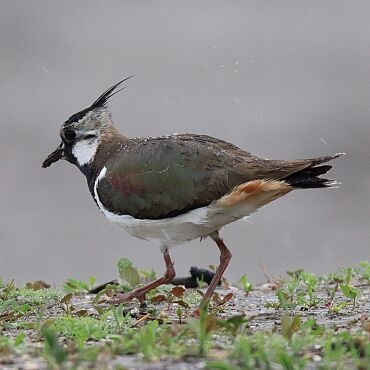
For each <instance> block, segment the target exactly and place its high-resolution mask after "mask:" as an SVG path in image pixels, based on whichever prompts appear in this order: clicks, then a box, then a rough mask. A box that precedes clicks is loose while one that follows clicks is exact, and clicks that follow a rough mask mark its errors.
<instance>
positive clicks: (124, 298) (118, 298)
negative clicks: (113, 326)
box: [110, 291, 145, 305]
mask: <svg viewBox="0 0 370 370" xmlns="http://www.w3.org/2000/svg"><path fill="white" fill-rule="evenodd" d="M134 298H137V299H138V300H139V302H140V304H143V303H144V302H145V294H143V293H140V292H135V291H132V292H128V293H122V294H116V295H115V296H114V297H113V298H112V299H111V301H110V303H112V304H113V305H117V304H120V303H127V302H129V301H131V300H133V299H134Z"/></svg>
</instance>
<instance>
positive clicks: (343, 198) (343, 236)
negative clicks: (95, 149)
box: [0, 0, 370, 285]
mask: <svg viewBox="0 0 370 370" xmlns="http://www.w3.org/2000/svg"><path fill="white" fill-rule="evenodd" d="M0 8H1V9H0V10H1V11H0V50H1V57H0V58H1V59H0V61H1V65H0V106H1V109H0V122H1V123H0V125H1V126H0V127H1V129H0V154H1V156H0V158H1V162H0V163H1V168H0V172H1V181H0V194H1V213H0V243H1V247H0V248H1V257H0V276H1V277H2V279H3V280H10V279H12V278H15V279H16V282H17V283H24V282H26V281H30V280H36V279H44V280H46V281H48V282H50V283H54V284H56V285H60V284H61V283H62V282H64V281H65V280H66V279H67V278H68V277H74V278H77V279H87V278H88V277H89V276H91V275H94V276H96V277H97V279H98V281H99V282H104V281H105V280H108V279H111V278H115V277H116V275H117V267H116V261H117V260H118V258H119V257H122V256H124V257H127V258H129V259H131V260H132V261H133V262H134V263H135V264H136V265H137V266H139V267H142V268H147V269H151V268H154V269H155V270H156V271H157V272H158V273H161V272H162V271H163V269H164V267H163V261H162V256H161V254H160V252H159V250H158V249H157V248H156V247H155V246H154V245H152V244H150V243H148V242H145V241H142V240H138V239H134V238H132V237H130V236H129V235H128V234H126V233H125V232H124V231H123V230H121V229H120V228H119V227H118V226H117V225H114V224H110V223H109V222H108V221H107V220H106V219H105V217H104V216H103V215H102V214H101V213H100V212H99V210H98V209H97V207H96V206H95V204H94V202H93V200H92V198H91V196H90V194H89V192H88V189H87V185H86V180H85V178H84V177H83V176H82V175H81V174H80V173H79V171H78V169H77V168H75V167H73V166H72V165H70V164H68V163H67V162H59V163H57V164H56V165H54V166H52V167H51V168H50V169H47V170H45V169H41V162H42V161H43V159H44V158H45V157H46V156H47V155H48V154H49V153H50V152H51V151H52V150H54V149H55V147H56V146H57V145H58V144H59V141H60V140H59V135H58V132H59V128H60V126H61V124H62V123H63V122H64V121H65V120H66V119H67V118H68V117H69V116H70V115H71V114H73V113H75V112H76V111H79V110H81V109H82V108H85V107H86V106H88V105H90V104H91V103H92V101H93V100H95V99H96V98H97V97H98V95H100V93H101V92H103V90H104V89H105V88H107V87H108V86H110V85H112V84H113V83H115V82H117V81H119V80H120V79H122V78H124V77H126V76H128V75H132V74H134V75H135V78H133V79H131V80H130V81H128V83H127V88H126V89H125V90H124V91H122V92H121V93H119V94H118V95H116V96H115V97H114V98H113V99H112V101H111V104H110V109H111V112H112V114H113V119H114V121H115V123H116V125H117V126H118V127H119V129H120V130H121V131H122V132H124V133H125V134H126V135H129V136H147V135H162V134H169V133H174V132H177V133H181V132H194V133H207V134H209V135H212V136H216V137H219V138H223V139H225V140H227V141H230V142H233V143H235V144H237V145H239V146H240V147H242V148H244V149H247V150H249V151H251V152H253V153H255V154H258V155H260V156H263V157H271V158H284V159H293V158H303V157H312V156H319V155H324V154H330V153H334V152H347V153H348V155H347V157H345V158H341V159H338V160H336V161H333V162H332V164H333V165H334V169H333V170H332V171H331V172H330V177H331V178H335V179H337V180H338V181H341V182H342V183H343V184H342V185H341V186H340V188H339V189H334V190H301V191H296V192H294V193H291V194H289V195H287V196H286V197H284V198H282V199H280V200H278V201H276V202H274V203H272V204H270V205H268V206H266V207H265V208H263V209H262V210H261V211H260V212H258V213H256V214H255V215H253V216H252V217H251V218H250V219H249V221H248V222H245V221H240V222H236V223H234V224H232V225H229V226H228V227H226V228H225V229H224V230H223V232H222V235H223V236H224V239H225V241H226V243H227V245H228V246H229V247H230V248H231V250H232V251H233V259H232V261H231V263H230V266H229V268H228V270H227V271H226V274H225V276H226V277H227V278H228V279H229V280H230V281H236V280H238V279H239V278H240V276H241V275H242V274H247V276H248V278H249V279H250V280H252V281H253V282H259V281H263V280H264V276H263V274H262V272H261V270H260V267H259V266H258V262H260V263H262V264H263V265H264V266H265V267H266V268H267V270H268V271H269V273H270V274H272V275H280V274H284V273H285V271H286V270H292V269H297V268H304V269H307V270H309V271H312V272H315V273H327V272H329V271H333V270H335V269H336V268H338V267H343V266H348V265H355V264H357V263H358V262H359V261H361V260H366V259H367V260H369V259H370V253H369V252H370V246H369V237H370V225H369V216H370V195H369V194H370V193H369V184H370V160H369V159H370V148H369V139H370V22H369V19H370V2H369V1H355V2H353V1H338V0H335V1H334V0H333V1H299V2H298V1H263V2H261V1H257V0H256V1H252V0H250V1H141V2H138V1H87V0H86V1H63V2H57V1H37V0H34V1H32V2H29V1H1V3H0ZM172 258H173V260H174V261H175V267H176V269H177V272H178V275H179V276H180V275H184V274H186V273H187V271H188V269H189V267H190V266H191V265H198V266H203V267H207V266H208V265H209V264H217V262H218V250H217V248H216V246H215V245H214V244H213V243H212V242H211V241H209V240H206V241H204V242H202V243H199V241H193V242H192V243H189V244H186V245H183V246H179V247H177V248H174V249H173V250H172Z"/></svg>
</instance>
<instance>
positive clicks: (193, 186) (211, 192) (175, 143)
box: [98, 134, 335, 219]
mask: <svg viewBox="0 0 370 370" xmlns="http://www.w3.org/2000/svg"><path fill="white" fill-rule="evenodd" d="M118 152H119V153H118V154H117V155H116V156H114V157H112V160H111V161H110V162H108V164H106V167H107V172H106V176H105V178H103V179H102V180H101V181H100V182H99V186H98V194H99V198H100V200H101V202H102V203H103V204H104V206H105V207H106V208H107V209H109V210H111V211H115V212H116V213H119V214H129V215H131V216H134V217H136V218H144V219H146V218H148V219H159V218H165V217H170V216H176V215H178V214H181V213H184V212H186V211H189V210H191V209H195V208H199V207H203V206H206V205H208V204H210V203H211V202H212V201H214V200H217V199H219V198H221V197H222V196H224V195H225V194H227V193H229V192H230V191H231V190H232V189H233V188H234V187H235V186H237V185H240V184H242V183H245V182H247V181H250V180H255V179H266V178H267V179H277V180H278V179H285V178H289V176H291V175H292V174H294V173H297V172H298V173H299V172H300V171H303V170H305V169H307V168H310V167H312V166H315V165H316V164H319V163H322V162H325V161H327V160H330V159H332V158H334V157H335V156H331V157H320V158H315V159H303V160H295V161H282V160H267V159H263V158H258V157H255V156H253V155H252V154H251V153H249V152H246V151H244V150H242V149H240V148H238V147H236V146H235V145H233V144H230V143H227V142H225V141H222V140H219V139H216V138H212V137H210V136H206V135H191V134H182V135H172V136H166V137H155V138H145V139H144V138H132V139H125V140H124V141H123V142H122V143H121V144H120V146H119V150H118Z"/></svg>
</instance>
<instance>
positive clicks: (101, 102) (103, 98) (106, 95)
mask: <svg viewBox="0 0 370 370" xmlns="http://www.w3.org/2000/svg"><path fill="white" fill-rule="evenodd" d="M131 77H134V76H129V77H126V78H125V79H123V80H122V81H120V82H117V83H116V84H115V85H113V86H112V87H110V88H109V89H107V90H105V91H104V92H103V94H101V95H100V96H99V98H98V99H96V100H95V101H94V103H92V104H91V105H90V107H88V108H85V109H83V110H81V111H80V112H77V113H75V114H73V115H72V116H71V117H69V118H68V120H67V121H66V122H65V123H64V124H63V127H65V126H68V125H70V124H73V123H74V122H77V121H79V120H80V119H82V118H83V117H84V116H85V114H86V113H88V112H90V111H91V110H93V109H95V108H103V107H106V104H107V102H108V100H109V99H110V98H111V97H112V96H113V95H115V94H117V93H119V92H120V91H121V90H123V89H124V88H123V87H122V88H121V89H119V90H116V89H117V87H118V86H120V85H121V84H122V83H124V82H125V81H127V80H128V79H130V78H131ZM114 90H116V91H114Z"/></svg>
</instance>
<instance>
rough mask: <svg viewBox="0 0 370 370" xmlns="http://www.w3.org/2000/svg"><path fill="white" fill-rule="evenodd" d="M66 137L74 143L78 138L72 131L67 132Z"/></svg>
mask: <svg viewBox="0 0 370 370" xmlns="http://www.w3.org/2000/svg"><path fill="white" fill-rule="evenodd" d="M64 137H65V138H66V139H67V140H68V141H73V140H74V139H75V138H76V133H75V132H74V131H72V130H67V131H65V132H64Z"/></svg>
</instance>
